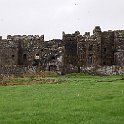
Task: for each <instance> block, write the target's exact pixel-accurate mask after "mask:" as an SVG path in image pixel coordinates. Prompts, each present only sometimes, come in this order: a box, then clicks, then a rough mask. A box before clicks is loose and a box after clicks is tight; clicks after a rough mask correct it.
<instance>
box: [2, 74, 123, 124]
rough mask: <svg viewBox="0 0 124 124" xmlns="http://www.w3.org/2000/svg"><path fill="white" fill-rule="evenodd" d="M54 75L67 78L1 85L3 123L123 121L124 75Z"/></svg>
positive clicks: (102, 123) (120, 123)
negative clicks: (36, 82)
mask: <svg viewBox="0 0 124 124" xmlns="http://www.w3.org/2000/svg"><path fill="white" fill-rule="evenodd" d="M55 78H57V79H58V78H59V80H64V81H63V83H60V84H59V83H57V84H33V85H18V86H0V124H124V80H123V78H122V76H103V77H100V76H90V75H83V74H70V75H66V76H61V77H55Z"/></svg>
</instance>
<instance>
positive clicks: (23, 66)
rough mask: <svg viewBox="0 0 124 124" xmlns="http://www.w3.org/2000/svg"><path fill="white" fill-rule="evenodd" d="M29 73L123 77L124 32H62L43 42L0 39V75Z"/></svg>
mask: <svg viewBox="0 0 124 124" xmlns="http://www.w3.org/2000/svg"><path fill="white" fill-rule="evenodd" d="M29 71H32V72H36V71H54V72H58V73H60V74H65V73H71V72H91V73H97V72H98V73H108V74H110V73H112V74H113V73H116V74H118V73H124V30H116V31H103V32H102V31H101V28H100V27H99V26H96V27H95V29H94V30H93V35H90V32H86V33H85V34H84V35H81V34H80V32H79V31H76V32H75V33H73V34H65V32H63V34H62V39H53V40H50V41H45V40H44V35H41V36H39V35H28V36H26V35H22V36H20V35H14V36H11V35H8V36H7V39H2V37H0V74H22V73H27V72H29Z"/></svg>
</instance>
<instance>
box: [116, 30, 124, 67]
mask: <svg viewBox="0 0 124 124" xmlns="http://www.w3.org/2000/svg"><path fill="white" fill-rule="evenodd" d="M114 48H115V52H114V61H115V65H119V66H124V30H120V31H114Z"/></svg>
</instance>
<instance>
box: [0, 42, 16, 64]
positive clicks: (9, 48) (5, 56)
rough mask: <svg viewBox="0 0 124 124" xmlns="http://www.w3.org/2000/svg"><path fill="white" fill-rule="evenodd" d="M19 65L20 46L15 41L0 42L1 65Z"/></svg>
mask: <svg viewBox="0 0 124 124" xmlns="http://www.w3.org/2000/svg"><path fill="white" fill-rule="evenodd" d="M17 64H18V46H17V44H16V43H14V41H11V40H10V41H8V40H0V65H17Z"/></svg>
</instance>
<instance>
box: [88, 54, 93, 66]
mask: <svg viewBox="0 0 124 124" xmlns="http://www.w3.org/2000/svg"><path fill="white" fill-rule="evenodd" d="M88 64H93V55H92V54H89V56H88Z"/></svg>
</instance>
